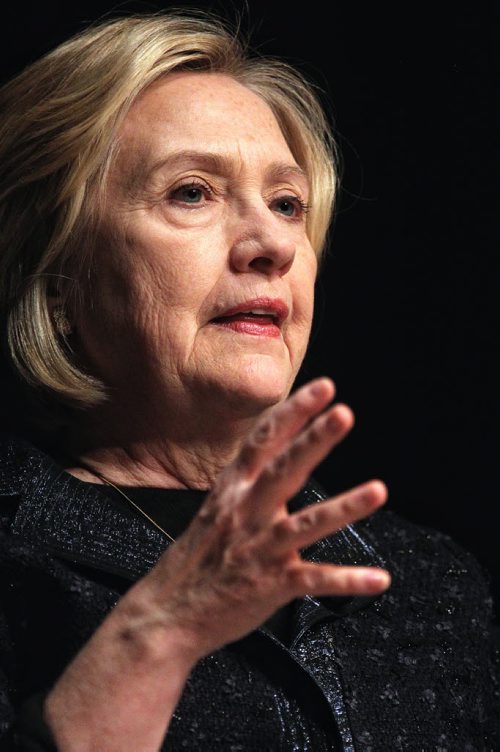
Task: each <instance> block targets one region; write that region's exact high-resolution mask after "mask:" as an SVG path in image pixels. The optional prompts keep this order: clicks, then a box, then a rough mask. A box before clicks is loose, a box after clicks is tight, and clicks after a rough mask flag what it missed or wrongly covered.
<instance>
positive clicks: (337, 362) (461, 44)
mask: <svg viewBox="0 0 500 752" xmlns="http://www.w3.org/2000/svg"><path fill="white" fill-rule="evenodd" d="M184 5H186V3H184ZM189 5H190V6H192V7H201V8H205V9H207V8H208V9H211V10H215V11H216V12H218V13H219V14H222V15H224V16H226V17H229V18H233V19H234V18H235V17H237V16H240V17H241V24H242V28H243V29H245V30H252V32H253V33H252V39H253V46H254V47H257V48H258V49H259V50H260V51H261V52H262V53H265V54H272V55H278V56H281V57H285V58H286V59H287V60H288V61H290V62H292V63H293V64H295V65H297V66H298V67H300V68H301V70H302V71H303V72H305V73H306V74H307V75H308V76H309V77H310V78H311V79H312V80H313V81H314V82H315V83H316V84H318V85H319V86H320V87H321V88H322V89H323V90H324V92H325V103H326V105H327V106H328V108H329V111H330V112H331V113H332V117H333V118H334V121H335V128H336V133H337V137H338V140H339V143H340V147H341V151H342V154H343V163H344V164H343V173H344V174H343V188H342V191H341V194H340V200H339V206H338V211H337V216H336V221H335V225H334V230H333V233H332V239H331V243H330V249H329V252H328V257H327V260H326V262H325V266H324V271H323V275H322V279H321V282H320V283H319V286H318V287H319V289H318V304H317V316H316V325H315V336H314V339H313V342H312V345H311V348H310V352H309V356H308V359H307V363H306V365H305V367H304V369H303V374H302V376H301V378H309V377H312V376H316V375H320V374H328V375H330V376H332V377H333V379H334V380H335V382H336V384H337V387H338V396H339V399H340V400H342V401H344V402H347V403H348V404H349V405H351V407H352V408H353V409H354V411H355V413H356V416H357V423H356V427H355V429H354V431H353V433H352V434H351V435H350V437H349V438H348V439H347V440H346V441H345V442H344V444H343V445H342V447H340V448H338V449H337V450H335V452H333V453H332V455H331V456H330V457H329V458H328V459H327V460H326V461H325V462H324V463H323V465H322V466H321V467H320V468H319V469H318V472H317V477H318V478H319V479H320V480H321V481H322V482H323V484H324V485H325V486H326V487H327V488H328V489H329V490H330V491H332V492H334V491H338V490H341V489H344V488H347V487H349V486H351V485H354V484H356V483H359V482H361V481H363V480H365V479H368V478H370V477H381V478H383V479H384V480H385V482H386V483H387V485H388V486H389V490H390V506H391V507H392V509H393V510H395V511H397V512H399V513H401V514H403V515H404V516H406V517H407V518H409V519H412V520H415V521H417V522H419V523H422V524H425V525H429V526H432V527H435V528H438V529H440V530H442V531H444V532H446V533H448V534H450V535H452V536H453V537H454V538H455V539H456V540H457V541H459V542H460V543H462V544H463V545H464V546H465V547H466V548H468V549H469V550H471V551H472V552H473V553H474V554H475V555H476V557H477V558H478V559H479V561H480V562H481V563H482V564H483V565H484V566H485V567H486V568H487V569H488V570H489V571H490V573H491V575H492V576H493V586H494V592H495V594H496V596H497V597H500V561H499V560H500V557H499V555H498V539H499V530H500V527H499V526H498V524H497V516H498V514H497V507H498V504H499V498H498V497H499V494H498V485H499V484H498V481H497V475H498V473H497V468H498V459H497V458H498V449H499V445H498V434H497V425H498V418H499V409H498V407H499V399H498V388H499V384H500V381H499V378H498V377H499V373H498V368H497V367H496V365H495V358H496V351H497V349H498V337H499V327H498V324H499V316H498V313H499V304H498V292H497V289H498V261H497V258H498V251H499V243H498V239H499V238H498V235H499V233H498V230H497V227H496V224H495V222H494V213H495V212H494V208H495V204H496V203H497V200H498V191H497V184H496V175H495V166H496V165H495V163H496V160H497V150H498V141H499V135H498V134H499V129H498V125H499V123H498V117H496V113H495V102H496V101H498V91H497V86H498V66H497V63H498V57H496V59H495V56H496V55H497V52H496V50H497V49H498V41H499V40H498V33H497V32H498V18H497V17H496V15H498V14H497V13H496V11H497V9H498V4H495V3H491V4H490V3H487V2H480V1H479V2H477V3H466V2H464V1H463V0H458V2H454V3H447V2H444V3H439V2H435V3H432V4H431V3H428V4H426V3H425V2H420V3H416V2H413V3H406V2H405V3H401V2H400V3H373V2H357V1H356V0H352V1H348V0H344V2H336V1H335V0H333V2H330V3H327V2H319V0H309V2H307V3H302V4H301V5H298V4H295V5H293V6H292V5H291V4H290V3H286V2H279V3H277V2H276V3H273V2H268V3H264V2H256V1H255V0H249V2H248V3H247V4H239V5H236V6H235V5H234V4H232V3H228V2H223V1H221V2H212V3H206V2H205V3H204V2H198V3H189ZM165 7H168V3H164V4H162V3H154V4H153V3H126V4H119V5H115V4H112V3H111V2H109V3H106V2H100V3H96V2H94V3H84V2H79V3H74V4H72V6H70V5H69V4H68V3H66V2H64V3H62V2H61V3H56V2H53V1H52V2H50V1H49V2H46V3H44V4H37V5H33V7H32V6H29V5H27V4H26V3H19V4H13V5H11V6H10V7H8V8H7V9H6V10H4V11H3V19H2V31H1V37H2V46H1V75H2V78H4V79H5V78H7V77H9V76H10V75H11V74H13V73H15V72H17V71H18V70H20V69H21V68H22V67H24V65H26V64H27V63H28V62H30V61H31V60H34V59H36V58H37V57H38V56H39V55H40V54H42V53H43V52H46V51H47V50H49V49H50V48H52V47H53V46H54V45H56V44H57V43H59V42H60V41H62V40H63V39H65V38H66V37H67V36H69V35H71V34H73V33H75V32H77V31H78V30H80V29H81V28H82V27H83V26H84V25H85V24H86V23H88V22H91V21H95V20H96V19H98V18H99V17H101V16H103V15H109V14H111V15H117V14H126V13H127V12H132V11H134V12H150V11H155V10H161V9H162V8H165ZM327 8H328V18H327V17H326V16H325V13H326V9H327ZM328 103H330V104H328Z"/></svg>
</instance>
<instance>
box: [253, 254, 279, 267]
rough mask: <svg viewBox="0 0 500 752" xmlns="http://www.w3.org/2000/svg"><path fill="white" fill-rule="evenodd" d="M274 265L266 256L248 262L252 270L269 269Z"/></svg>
mask: <svg viewBox="0 0 500 752" xmlns="http://www.w3.org/2000/svg"><path fill="white" fill-rule="evenodd" d="M275 263H276V262H275V261H273V259H272V258H269V257H268V256H257V258H254V259H252V260H251V261H250V266H251V267H253V268H254V269H270V268H271V267H272V266H274V265H275Z"/></svg>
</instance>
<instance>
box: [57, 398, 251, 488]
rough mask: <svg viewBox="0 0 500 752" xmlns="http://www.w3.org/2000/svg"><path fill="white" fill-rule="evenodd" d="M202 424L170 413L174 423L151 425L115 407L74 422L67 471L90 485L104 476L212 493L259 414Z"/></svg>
mask: <svg viewBox="0 0 500 752" xmlns="http://www.w3.org/2000/svg"><path fill="white" fill-rule="evenodd" d="M188 414H189V415H196V416H197V420H196V423H195V424H193V420H192V418H191V419H190V420H188V419H187V416H185V415H181V414H179V415H174V414H173V412H172V411H171V410H170V411H169V416H168V419H164V420H159V419H158V417H157V418H156V420H155V419H152V416H148V417H149V418H150V420H148V421H146V420H144V419H143V418H142V416H135V417H134V416H133V415H131V413H130V411H128V412H127V411H126V410H117V409H115V408H114V406H113V405H112V404H110V403H108V404H106V405H105V406H104V407H102V406H101V407H99V409H96V410H95V411H93V412H92V413H88V414H86V415H84V416H83V418H81V419H80V420H79V421H78V423H77V424H74V425H73V426H72V428H71V430H70V431H69V435H68V436H67V442H66V446H67V447H68V456H69V457H71V460H69V461H66V462H65V464H66V469H67V471H68V472H69V473H71V474H72V475H75V476H76V477H78V478H80V479H81V480H84V481H88V482H101V479H100V478H99V476H103V477H104V478H106V479H107V480H110V481H111V482H112V483H114V484H116V485H123V486H152V487H157V488H192V489H202V490H206V489H209V488H211V487H212V486H213V484H214V481H215V479H216V477H217V476H218V475H219V473H220V472H221V470H222V469H223V468H224V467H225V466H226V465H227V464H229V463H230V462H231V461H232V460H233V459H234V458H235V456H236V455H237V453H238V451H239V448H240V446H241V443H242V441H243V439H244V437H245V436H246V435H248V432H249V431H250V429H251V427H252V426H253V424H254V423H255V420H256V419H257V417H259V414H260V413H259V414H256V415H251V414H250V415H249V414H247V415H237V416H236V415H234V414H233V415H231V416H228V415H227V414H226V415H225V416H223V415H221V411H220V410H219V411H212V412H211V414H210V415H208V416H207V415H206V416H202V415H201V414H200V413H199V412H197V411H196V410H193V411H191V410H190V411H189V412H188Z"/></svg>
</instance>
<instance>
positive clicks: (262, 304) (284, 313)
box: [212, 297, 289, 326]
mask: <svg viewBox="0 0 500 752" xmlns="http://www.w3.org/2000/svg"><path fill="white" fill-rule="evenodd" d="M288 311H289V309H288V306H287V304H286V303H285V301H284V300H281V298H265V297H262V298H253V299H252V300H245V301H244V302H243V303H238V305H235V306H233V307H232V308H227V309H226V310H224V311H221V312H220V313H219V314H218V315H217V316H216V317H215V318H216V319H220V318H225V317H226V316H235V315H236V314H238V313H261V314H263V315H264V316H272V317H273V318H274V319H275V320H276V324H277V325H278V326H281V324H282V323H283V322H284V321H285V319H286V318H287V317H288ZM213 320H214V319H212V321H213Z"/></svg>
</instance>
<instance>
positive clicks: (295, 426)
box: [235, 378, 335, 479]
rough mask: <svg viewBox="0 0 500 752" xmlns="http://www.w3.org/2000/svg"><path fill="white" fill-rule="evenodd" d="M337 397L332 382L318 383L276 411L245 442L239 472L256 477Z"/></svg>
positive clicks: (315, 382)
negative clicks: (267, 463)
mask: <svg viewBox="0 0 500 752" xmlns="http://www.w3.org/2000/svg"><path fill="white" fill-rule="evenodd" d="M334 394H335V386H334V384H333V382H332V381H331V380H330V379H327V378H321V379H315V380H314V381H311V382H310V383H309V384H306V385H305V386H303V387H301V389H298V390H297V391H296V392H295V393H294V394H293V395H292V396H291V397H289V399H287V400H286V401H285V402H282V403H280V404H279V405H277V406H276V407H274V408H272V409H271V410H270V411H269V412H268V413H267V414H266V415H265V416H264V417H263V418H261V419H260V420H259V421H258V422H257V424H256V425H255V427H254V429H253V430H252V431H251V433H250V435H249V437H248V438H247V439H246V440H245V442H244V444H243V446H242V448H241V451H240V453H239V456H238V459H237V461H236V465H235V467H236V470H237V472H238V473H240V474H241V473H243V474H244V475H245V476H246V477H247V478H249V479H250V478H252V477H255V476H256V475H257V474H258V473H259V471H260V470H261V468H262V467H263V466H264V465H265V464H266V462H268V461H269V460H270V459H271V458H272V457H273V456H275V455H277V454H278V453H279V452H281V450H282V449H283V447H284V446H286V444H288V442H289V441H290V440H291V439H292V438H293V437H294V436H296V435H297V434H298V433H299V432H300V431H301V430H302V428H303V427H304V426H305V425H306V424H307V423H308V422H309V421H310V420H311V418H313V417H314V416H315V415H317V414H318V413H320V412H321V411H322V410H324V408H325V407H326V405H328V403H329V402H331V400H332V399H333V397H334Z"/></svg>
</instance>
